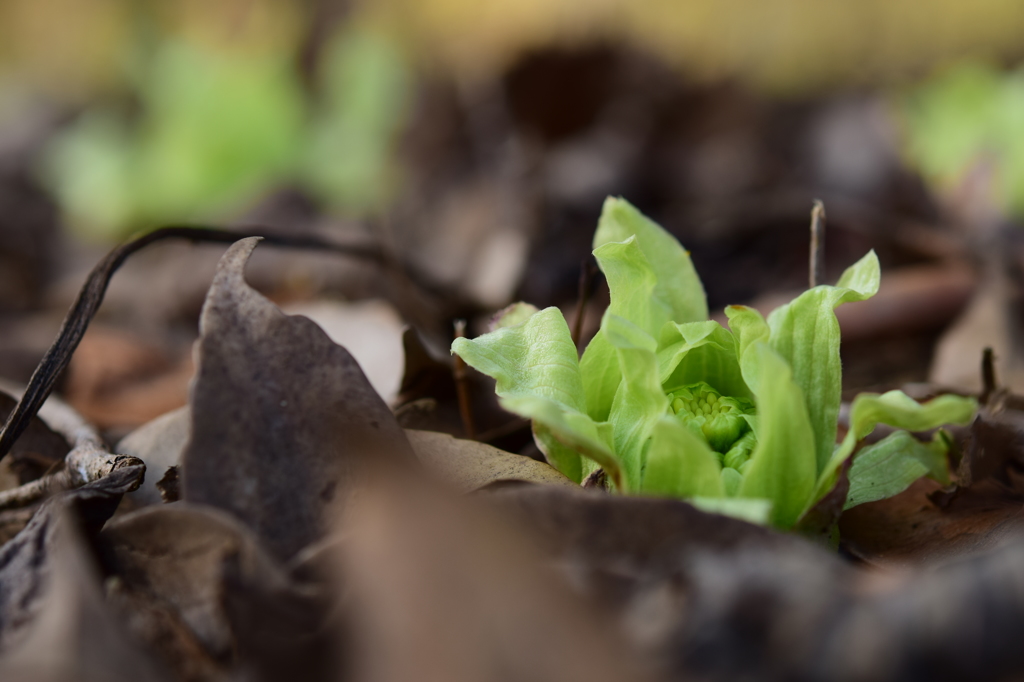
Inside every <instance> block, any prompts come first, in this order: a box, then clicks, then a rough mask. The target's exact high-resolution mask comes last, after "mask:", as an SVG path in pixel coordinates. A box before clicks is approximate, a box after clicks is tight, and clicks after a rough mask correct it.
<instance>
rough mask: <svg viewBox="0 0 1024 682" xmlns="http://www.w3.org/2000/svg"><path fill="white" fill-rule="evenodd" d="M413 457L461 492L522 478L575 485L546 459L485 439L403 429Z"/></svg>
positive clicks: (542, 482) (574, 486)
mask: <svg viewBox="0 0 1024 682" xmlns="http://www.w3.org/2000/svg"><path fill="white" fill-rule="evenodd" d="M405 435H406V436H407V437H408V438H409V444H410V445H412V449H413V451H415V453H416V457H418V458H419V460H420V461H421V462H422V463H423V464H424V465H425V466H426V467H427V468H428V469H431V470H433V471H434V472H436V473H438V474H440V476H441V478H443V479H444V480H445V481H447V482H448V483H451V484H453V485H454V486H455V488H456V489H458V490H461V491H463V492H472V491H474V490H479V489H480V488H483V487H485V486H488V485H490V484H492V483H497V482H502V481H524V482H529V483H540V484H546V485H560V486H569V487H572V488H578V487H579V486H578V485H576V483H574V482H572V481H570V480H569V479H568V478H566V477H565V476H563V475H562V474H561V473H559V472H558V471H557V470H556V469H554V468H553V467H552V466H551V465H549V464H547V463H546V462H539V461H537V460H535V459H530V458H529V457H524V456H522V455H515V454H512V453H511V452H505V451H504V450H499V449H498V448H495V447H491V446H490V445H487V444H486V443H480V442H478V441H475V440H462V439H459V438H453V437H451V436H449V435H448V434H446V433H435V432H433V431H413V430H406V432H405Z"/></svg>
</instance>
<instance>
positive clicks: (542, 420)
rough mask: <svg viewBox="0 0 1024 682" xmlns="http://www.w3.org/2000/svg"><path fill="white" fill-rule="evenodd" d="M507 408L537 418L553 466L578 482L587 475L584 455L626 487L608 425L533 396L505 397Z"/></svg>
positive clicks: (536, 425)
mask: <svg viewBox="0 0 1024 682" xmlns="http://www.w3.org/2000/svg"><path fill="white" fill-rule="evenodd" d="M499 402H500V404H501V406H502V407H503V408H505V409H506V410H508V411H509V412H513V413H515V414H518V415H520V416H521V417H525V418H527V419H530V420H532V421H533V431H534V435H535V436H536V437H537V440H538V441H539V442H540V443H539V444H540V445H541V449H542V451H543V452H544V454H545V456H546V457H547V458H548V462H549V463H550V464H551V466H553V467H555V468H556V469H558V470H559V471H561V472H562V473H563V474H565V476H566V477H567V478H570V479H572V480H574V481H576V482H577V483H579V482H580V481H581V480H582V477H583V465H582V463H581V462H580V455H583V456H584V457H588V458H590V459H592V460H593V461H595V462H597V463H598V464H600V465H601V467H602V468H603V469H604V470H605V473H607V474H608V478H609V479H610V480H611V481H612V484H613V485H614V486H615V487H616V488H617V489H620V490H625V489H624V488H623V485H624V483H623V476H622V469H621V467H620V466H619V462H618V459H617V458H616V457H615V455H614V454H613V453H612V450H611V444H610V443H609V442H608V440H607V438H608V437H609V436H610V433H609V429H608V428H607V426H606V425H603V424H598V423H597V422H595V421H594V420H593V419H591V418H590V417H588V416H587V415H585V414H583V413H582V412H577V411H575V410H572V409H570V408H567V407H566V406H565V405H563V404H561V403H558V402H555V401H554V400H550V399H548V398H542V397H539V396H533V395H523V396H516V397H512V398H503V399H501V400H500V401H499Z"/></svg>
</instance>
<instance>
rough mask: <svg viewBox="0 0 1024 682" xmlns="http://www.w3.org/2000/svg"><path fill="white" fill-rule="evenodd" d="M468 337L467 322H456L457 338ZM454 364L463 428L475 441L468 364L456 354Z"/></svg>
mask: <svg viewBox="0 0 1024 682" xmlns="http://www.w3.org/2000/svg"><path fill="white" fill-rule="evenodd" d="M465 335H466V321H465V320H455V338H457V339H460V338H462V337H464V336H465ZM453 359H454V361H455V362H454V364H453V369H452V373H453V374H454V375H455V393H456V395H457V396H458V398H459V415H460V416H461V417H462V428H463V430H464V431H465V432H466V438H468V439H470V440H473V439H474V438H475V437H476V428H475V426H474V424H473V407H472V405H470V402H469V376H467V372H466V362H465V361H464V360H463V359H462V358H460V357H459V355H458V354H457V353H456V354H455V355H454V356H453Z"/></svg>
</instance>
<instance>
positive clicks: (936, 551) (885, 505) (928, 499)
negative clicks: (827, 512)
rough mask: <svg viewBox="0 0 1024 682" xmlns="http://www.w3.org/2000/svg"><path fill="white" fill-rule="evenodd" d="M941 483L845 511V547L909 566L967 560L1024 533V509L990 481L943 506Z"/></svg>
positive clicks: (923, 481) (874, 558) (924, 484)
mask: <svg viewBox="0 0 1024 682" xmlns="http://www.w3.org/2000/svg"><path fill="white" fill-rule="evenodd" d="M940 491H941V485H940V484H938V483H936V482H935V481H932V480H931V479H925V478H922V479H920V480H918V481H916V482H915V483H914V484H913V485H911V486H910V487H909V488H908V489H907V490H905V491H904V492H902V493H900V494H899V495H896V496H895V497H890V498H888V499H886V500H879V501H877V502H869V503H867V504H862V505H858V506H856V507H854V508H853V509H850V510H848V511H846V512H845V513H844V514H843V515H842V517H840V519H839V530H840V534H841V537H842V540H843V543H844V544H845V545H846V547H847V549H848V550H849V551H850V552H852V553H853V554H855V555H856V556H858V557H860V558H862V559H864V560H866V561H869V562H871V563H875V564H881V565H907V564H921V563H926V562H936V561H942V560H949V559H953V558H958V557H964V556H968V555H971V554H975V553H978V552H981V551H985V550H990V549H992V548H994V547H996V546H998V545H999V544H1001V543H1002V542H1004V541H1006V540H1007V539H1008V538H1011V537H1015V536H1016V535H1018V534H1020V533H1021V532H1024V508H1022V505H1021V500H1020V497H1019V495H1014V494H1012V493H1010V492H1009V491H1007V490H1006V489H1005V488H1004V487H1003V486H1001V485H999V484H998V483H996V482H995V481H994V480H993V479H991V478H989V479H987V480H985V481H982V482H979V483H977V484H975V485H973V486H971V487H970V488H961V489H959V490H958V491H957V493H956V494H955V495H954V496H953V497H952V499H950V500H949V501H948V503H947V504H946V505H945V507H939V506H937V505H936V504H935V503H934V502H933V501H932V496H933V495H935V494H936V493H939V492H940Z"/></svg>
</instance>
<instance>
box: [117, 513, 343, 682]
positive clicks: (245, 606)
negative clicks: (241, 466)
mask: <svg viewBox="0 0 1024 682" xmlns="http://www.w3.org/2000/svg"><path fill="white" fill-rule="evenodd" d="M102 540H103V542H104V545H105V547H106V548H107V549H108V554H109V563H110V568H111V570H113V571H114V572H115V574H116V575H117V576H118V577H119V582H118V583H117V587H116V590H115V591H114V593H113V595H112V597H113V598H114V599H115V601H117V602H118V603H119V604H120V605H121V607H122V610H123V611H125V612H126V613H127V614H128V616H129V623H131V626H132V628H133V631H134V632H135V634H136V635H137V636H138V637H140V639H144V640H146V641H147V642H149V644H150V645H151V647H153V648H154V649H155V650H157V651H159V652H160V653H161V654H162V657H163V659H164V661H165V663H166V664H167V665H168V666H169V667H171V668H172V669H174V670H175V671H176V673H177V674H178V676H179V677H186V678H194V679H217V678H218V677H220V676H223V675H226V674H227V672H228V670H231V669H235V668H237V666H242V667H243V668H246V669H249V674H250V676H252V677H253V678H254V679H261V678H260V673H259V670H260V669H261V667H262V668H265V667H266V662H267V660H268V658H269V659H270V660H271V662H279V661H280V660H281V659H282V658H286V659H289V660H291V661H292V662H293V664H295V665H296V668H295V669H296V670H299V667H298V666H299V665H301V664H303V661H305V663H306V664H308V665H307V667H312V666H314V665H320V662H321V661H324V660H327V659H326V657H325V656H323V655H317V656H315V657H309V656H306V655H308V653H309V651H308V649H309V647H310V646H314V647H315V646H317V645H318V643H319V642H320V641H322V640H316V639H315V638H314V637H313V635H314V634H315V633H317V632H319V631H320V630H321V629H322V622H323V620H324V607H323V605H322V603H323V601H324V600H323V599H321V595H320V593H319V592H318V591H316V590H315V589H312V588H305V589H304V588H301V587H299V586H297V585H294V584H293V583H292V582H291V580H290V578H289V577H288V575H287V574H286V573H285V571H284V569H283V568H282V567H281V566H280V565H279V564H277V562H276V561H275V560H274V559H273V558H272V557H271V556H270V555H268V554H267V552H266V551H265V550H264V548H263V547H262V546H261V545H260V543H259V541H258V539H257V538H256V536H255V535H254V534H253V533H252V532H251V531H250V530H249V529H248V528H246V527H245V526H244V525H243V524H242V523H240V522H239V521H237V520H235V519H234V518H233V517H232V516H230V515H229V514H226V513H224V512H222V511H219V510H217V509H214V508H212V507H203V506H199V505H190V504H187V503H178V504H173V505H166V506H161V507H150V508H147V509H143V510H139V511H137V512H134V513H132V514H129V515H127V516H124V517H122V518H120V519H117V520H116V521H114V522H112V523H111V524H110V525H109V526H108V528H107V529H106V530H104V532H103V534H102ZM318 653H320V654H322V652H318ZM306 658H309V659H310V660H305V659H306ZM313 658H315V660H313ZM304 679H310V678H308V677H306V678H304Z"/></svg>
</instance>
